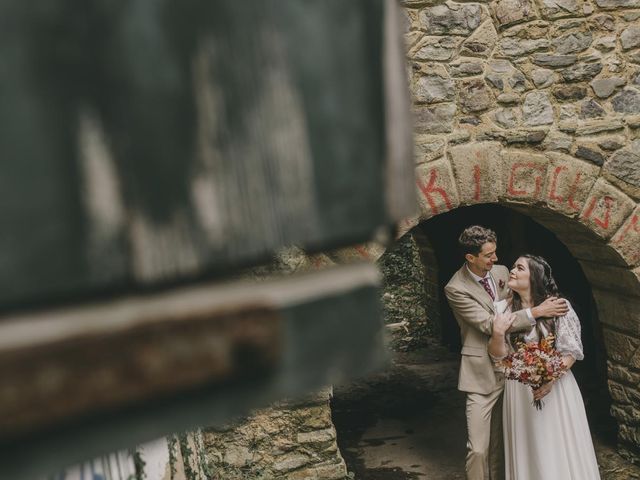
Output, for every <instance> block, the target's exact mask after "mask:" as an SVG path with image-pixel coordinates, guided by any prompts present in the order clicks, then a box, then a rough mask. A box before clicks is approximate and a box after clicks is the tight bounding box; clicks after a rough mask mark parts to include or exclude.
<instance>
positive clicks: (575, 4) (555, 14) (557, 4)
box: [538, 0, 584, 19]
mask: <svg viewBox="0 0 640 480" xmlns="http://www.w3.org/2000/svg"><path fill="white" fill-rule="evenodd" d="M538 7H539V8H540V12H541V13H542V17H543V18H548V19H553V18H562V17H579V16H582V15H583V14H584V12H583V7H584V3H583V2H582V0H538Z"/></svg>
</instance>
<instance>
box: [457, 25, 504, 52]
mask: <svg viewBox="0 0 640 480" xmlns="http://www.w3.org/2000/svg"><path fill="white" fill-rule="evenodd" d="M497 40H498V32H496V29H495V27H494V26H493V21H492V20H491V19H488V20H486V21H485V22H484V23H483V24H482V25H480V26H479V27H478V28H477V29H476V31H475V32H473V33H472V34H471V36H470V37H469V38H467V39H466V40H465V41H464V42H462V46H461V48H460V53H461V54H462V55H473V56H480V57H488V56H489V55H490V54H491V52H492V51H493V47H494V46H495V44H496V41H497Z"/></svg>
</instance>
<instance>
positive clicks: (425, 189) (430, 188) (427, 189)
mask: <svg viewBox="0 0 640 480" xmlns="http://www.w3.org/2000/svg"><path fill="white" fill-rule="evenodd" d="M437 176H438V172H437V170H435V169H434V170H431V174H430V175H429V183H428V184H427V185H426V186H425V185H424V183H422V182H421V181H420V179H419V178H418V179H417V183H418V188H419V189H420V191H421V192H422V194H423V195H424V198H426V199H427V202H429V207H431V213H433V214H434V215H436V214H437V213H438V207H437V205H436V204H435V202H434V201H433V198H431V194H432V193H439V194H440V196H441V197H442V199H443V200H444V203H445V205H446V206H447V210H451V208H452V207H451V201H450V200H449V196H448V195H447V192H445V191H444V190H443V189H442V188H440V187H436V186H434V185H435V183H436V178H437Z"/></svg>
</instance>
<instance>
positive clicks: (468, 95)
mask: <svg viewBox="0 0 640 480" xmlns="http://www.w3.org/2000/svg"><path fill="white" fill-rule="evenodd" d="M458 92H459V93H458V103H459V105H460V109H461V110H462V112H464V113H475V112H482V111H484V110H487V109H488V108H489V107H490V106H491V105H492V104H493V101H494V97H493V94H492V93H491V91H490V90H489V88H488V87H487V85H486V84H485V83H484V81H482V79H480V78H474V79H471V80H463V81H461V82H459V86H458Z"/></svg>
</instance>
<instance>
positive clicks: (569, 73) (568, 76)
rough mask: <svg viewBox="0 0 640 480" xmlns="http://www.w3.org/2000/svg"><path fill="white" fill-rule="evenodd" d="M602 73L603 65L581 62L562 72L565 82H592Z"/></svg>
mask: <svg viewBox="0 0 640 480" xmlns="http://www.w3.org/2000/svg"><path fill="white" fill-rule="evenodd" d="M601 71H602V64H601V63H597V62H596V63H585V62H580V63H578V64H576V65H572V66H571V67H568V68H565V69H564V70H561V71H560V75H561V76H562V79H563V80H564V81H565V82H584V81H587V80H591V79H592V78H593V77H595V76H596V75H598V74H599V73H600V72H601Z"/></svg>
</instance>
